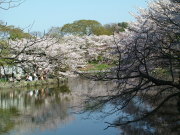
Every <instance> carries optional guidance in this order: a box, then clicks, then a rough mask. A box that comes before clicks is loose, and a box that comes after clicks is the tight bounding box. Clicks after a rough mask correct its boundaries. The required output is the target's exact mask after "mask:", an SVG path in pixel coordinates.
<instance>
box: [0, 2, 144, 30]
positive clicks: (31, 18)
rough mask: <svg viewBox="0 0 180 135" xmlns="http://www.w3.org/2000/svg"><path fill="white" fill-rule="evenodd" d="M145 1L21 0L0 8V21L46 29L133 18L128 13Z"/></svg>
mask: <svg viewBox="0 0 180 135" xmlns="http://www.w3.org/2000/svg"><path fill="white" fill-rule="evenodd" d="M146 1H147V0H25V2H24V3H22V4H21V5H20V6H18V7H16V8H12V9H10V10H1V9H0V16H1V17H0V20H3V21H4V22H7V24H8V25H15V26H17V27H21V28H26V27H27V26H29V25H32V24H33V27H32V28H31V31H41V32H42V31H44V30H45V31H47V30H48V29H50V28H51V27H52V26H54V27H56V26H63V25H64V24H66V23H72V22H73V21H75V20H81V19H88V20H89V19H90V20H97V21H99V22H100V23H102V24H106V23H117V22H123V21H127V22H128V21H134V18H133V17H132V16H131V15H130V13H129V12H133V13H136V12H137V8H138V7H141V8H145V7H146V6H147V2H146Z"/></svg>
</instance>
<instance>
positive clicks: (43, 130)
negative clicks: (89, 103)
mask: <svg viewBox="0 0 180 135" xmlns="http://www.w3.org/2000/svg"><path fill="white" fill-rule="evenodd" d="M115 86H116V84H115V83H112V82H107V83H105V82H94V81H90V80H86V79H82V78H69V80H68V82H67V83H64V84H60V85H59V86H43V87H36V88H24V89H4V90H1V91H0V135H60V134H61V135H121V134H123V135H147V134H148V135H149V134H156V131H158V132H159V133H160V134H162V133H163V134H165V132H166V130H163V128H161V129H160V131H159V130H157V127H156V126H152V121H151V122H149V123H147V122H146V123H145V124H144V123H143V124H139V125H137V124H134V125H129V126H123V127H119V128H108V129H106V130H104V129H105V128H106V127H107V126H108V125H107V124H106V123H105V122H113V121H115V120H116V119H117V115H116V114H115V115H110V116H108V117H102V113H101V112H102V110H106V111H107V110H108V109H110V108H111V105H106V106H103V108H100V109H99V110H96V111H93V112H92V113H90V112H91V110H84V111H83V112H81V109H82V108H83V106H84V103H83V101H84V98H85V95H86V94H88V93H89V92H90V93H91V94H95V95H100V94H101V93H106V92H107V91H108V90H110V89H112V88H113V87H115ZM130 110H132V108H131V109H130ZM121 114H123V112H121V113H119V115H121ZM150 123H151V124H150ZM163 131H165V132H163ZM158 132H157V134H158ZM177 133H178V132H177ZM174 135H176V132H175V134H174ZM177 135H178V134H177Z"/></svg>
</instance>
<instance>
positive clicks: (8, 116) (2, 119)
mask: <svg viewBox="0 0 180 135" xmlns="http://www.w3.org/2000/svg"><path fill="white" fill-rule="evenodd" d="M16 116H18V110H17V109H16V108H10V109H0V134H1V133H7V132H8V131H10V130H11V129H13V128H14V126H15V122H14V120H12V118H15V117H16Z"/></svg>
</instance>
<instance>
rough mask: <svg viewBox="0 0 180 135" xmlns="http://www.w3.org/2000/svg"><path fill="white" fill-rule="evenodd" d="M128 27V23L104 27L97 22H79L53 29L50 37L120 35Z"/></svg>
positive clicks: (49, 33)
mask: <svg viewBox="0 0 180 135" xmlns="http://www.w3.org/2000/svg"><path fill="white" fill-rule="evenodd" d="M127 27H128V23H127V22H121V23H111V24H105V25H102V24H101V23H99V22H98V21H96V20H78V21H74V22H73V23H68V24H65V25H64V26H62V27H52V28H51V29H50V30H49V32H48V35H50V36H55V37H59V36H64V35H77V36H83V35H86V36H89V35H97V36H99V35H113V34H114V32H116V33H119V32H123V31H125V29H126V28H127Z"/></svg>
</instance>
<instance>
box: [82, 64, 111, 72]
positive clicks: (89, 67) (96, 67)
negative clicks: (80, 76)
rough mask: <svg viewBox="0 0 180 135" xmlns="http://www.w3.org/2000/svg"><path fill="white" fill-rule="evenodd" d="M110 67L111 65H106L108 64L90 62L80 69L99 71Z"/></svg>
mask: <svg viewBox="0 0 180 135" xmlns="http://www.w3.org/2000/svg"><path fill="white" fill-rule="evenodd" d="M111 67H112V65H108V64H98V63H90V64H88V65H87V66H86V67H85V68H82V69H80V70H81V71H101V70H107V69H109V68H111Z"/></svg>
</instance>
